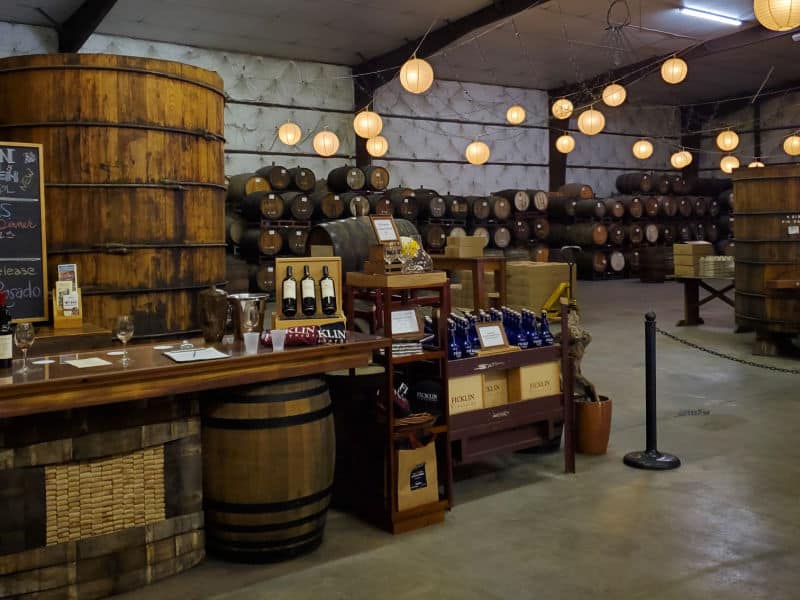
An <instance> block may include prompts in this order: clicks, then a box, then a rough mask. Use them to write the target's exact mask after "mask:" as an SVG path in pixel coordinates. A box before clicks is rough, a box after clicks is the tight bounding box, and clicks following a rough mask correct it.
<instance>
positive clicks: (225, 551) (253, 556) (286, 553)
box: [209, 534, 323, 564]
mask: <svg viewBox="0 0 800 600" xmlns="http://www.w3.org/2000/svg"><path fill="white" fill-rule="evenodd" d="M322 538H323V536H322V534H320V535H319V536H318V537H317V538H315V539H313V540H311V541H309V542H306V543H305V544H301V545H299V546H290V547H289V548H284V549H282V550H265V551H263V552H261V551H258V550H254V551H242V550H238V551H237V550H235V549H233V548H223V547H216V548H215V547H214V546H213V545H212V546H209V548H210V549H211V552H212V553H213V554H214V555H216V556H220V557H222V558H225V559H226V560H230V561H233V562H242V563H248V564H253V563H272V562H280V561H284V560H289V559H290V558H294V557H295V556H301V555H303V554H308V553H309V552H311V551H313V550H315V549H316V548H319V547H320V545H321V544H322Z"/></svg>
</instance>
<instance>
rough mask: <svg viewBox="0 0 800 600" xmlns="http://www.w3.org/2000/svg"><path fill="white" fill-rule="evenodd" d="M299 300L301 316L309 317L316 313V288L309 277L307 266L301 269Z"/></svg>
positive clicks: (309, 270) (312, 279) (309, 272)
mask: <svg viewBox="0 0 800 600" xmlns="http://www.w3.org/2000/svg"><path fill="white" fill-rule="evenodd" d="M300 298H301V307H302V310H303V314H304V315H305V316H307V317H311V316H313V315H314V313H315V312H317V286H316V283H315V282H314V278H313V277H311V269H309V268H308V265H305V266H304V267H303V279H301V280H300Z"/></svg>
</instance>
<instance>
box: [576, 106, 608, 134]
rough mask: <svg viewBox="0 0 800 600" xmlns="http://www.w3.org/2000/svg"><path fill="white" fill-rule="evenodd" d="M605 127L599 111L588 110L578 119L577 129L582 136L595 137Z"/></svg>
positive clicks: (604, 120) (604, 121) (604, 119)
mask: <svg viewBox="0 0 800 600" xmlns="http://www.w3.org/2000/svg"><path fill="white" fill-rule="evenodd" d="M605 126H606V118H605V117H604V116H603V113H601V112H600V111H599V110H595V109H593V108H590V109H589V110H585V111H583V112H582V113H581V115H580V116H579V117H578V129H580V130H581V133H583V134H584V135H597V134H598V133H600V132H601V131H603V127H605Z"/></svg>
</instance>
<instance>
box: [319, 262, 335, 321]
mask: <svg viewBox="0 0 800 600" xmlns="http://www.w3.org/2000/svg"><path fill="white" fill-rule="evenodd" d="M319 296H320V304H321V305H322V312H323V313H325V314H326V315H332V314H334V313H335V312H336V286H334V285H333V279H331V276H330V275H329V274H328V265H324V266H323V267H322V279H320V280H319Z"/></svg>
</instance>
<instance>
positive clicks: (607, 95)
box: [603, 83, 628, 106]
mask: <svg viewBox="0 0 800 600" xmlns="http://www.w3.org/2000/svg"><path fill="white" fill-rule="evenodd" d="M627 97H628V92H627V91H625V88H624V87H622V86H621V85H620V84H618V83H612V84H611V85H608V86H606V87H605V88H604V89H603V102H605V103H606V104H607V105H608V106H619V105H620V104H622V103H623V102H625V98H627Z"/></svg>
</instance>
